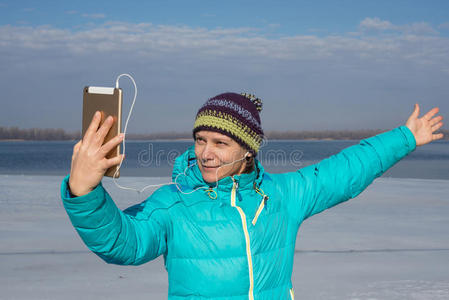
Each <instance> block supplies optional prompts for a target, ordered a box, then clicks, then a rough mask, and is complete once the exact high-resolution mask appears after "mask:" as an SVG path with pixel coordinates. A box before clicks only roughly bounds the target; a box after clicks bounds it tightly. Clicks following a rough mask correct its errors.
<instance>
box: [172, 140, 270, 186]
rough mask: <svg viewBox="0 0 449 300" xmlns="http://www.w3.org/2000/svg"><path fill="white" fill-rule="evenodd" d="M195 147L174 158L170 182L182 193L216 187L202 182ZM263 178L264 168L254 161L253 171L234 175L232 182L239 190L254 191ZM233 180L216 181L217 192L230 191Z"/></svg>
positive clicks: (228, 178)
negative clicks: (236, 184)
mask: <svg viewBox="0 0 449 300" xmlns="http://www.w3.org/2000/svg"><path fill="white" fill-rule="evenodd" d="M194 147H195V146H191V147H190V148H189V149H187V151H186V152H184V153H183V154H181V155H180V156H179V157H177V158H176V160H175V164H174V166H173V174H172V180H173V182H176V183H177V184H179V186H180V188H181V189H182V190H183V191H184V192H190V191H192V190H194V189H197V188H202V187H203V188H204V190H206V189H207V188H209V187H210V188H213V189H215V187H216V186H217V183H216V182H213V183H207V182H205V181H204V179H203V176H202V175H201V171H200V169H199V168H198V165H197V164H196V158H195V148H194ZM263 176H264V168H263V167H262V164H261V163H260V162H259V161H258V160H257V159H255V169H254V171H252V172H251V173H248V174H240V175H234V176H233V177H234V180H235V181H236V182H238V185H239V190H245V189H254V188H255V186H254V185H256V186H257V187H260V185H261V184H262V179H263ZM233 183H234V182H233V179H232V178H231V176H228V177H225V178H223V179H220V180H219V181H218V190H219V191H228V192H230V191H231V190H232V186H233Z"/></svg>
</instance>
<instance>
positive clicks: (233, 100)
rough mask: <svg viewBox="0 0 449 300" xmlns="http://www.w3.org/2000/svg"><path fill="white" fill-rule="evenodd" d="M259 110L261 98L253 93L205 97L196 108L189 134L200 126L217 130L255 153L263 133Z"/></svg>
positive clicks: (201, 128)
mask: <svg viewBox="0 0 449 300" xmlns="http://www.w3.org/2000/svg"><path fill="white" fill-rule="evenodd" d="M261 111H262V101H261V100H260V99H259V98H256V97H255V96H254V95H249V94H236V93H224V94H220V95H218V96H215V97H213V98H210V99H209V100H207V101H206V103H204V105H203V106H202V107H201V108H200V109H199V111H198V113H197V115H196V118H195V124H194V125H193V138H195V133H196V132H198V131H200V130H208V131H214V132H218V133H221V134H224V135H226V136H229V137H230V138H232V139H233V140H235V141H236V142H237V143H239V144H240V145H241V146H243V147H244V148H246V149H248V150H249V151H250V152H251V153H252V154H253V155H256V154H257V151H258V150H259V147H260V144H261V143H262V139H263V135H264V133H263V130H262V126H261V122H260V116H259V113H260V112H261Z"/></svg>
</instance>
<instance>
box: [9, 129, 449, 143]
mask: <svg viewBox="0 0 449 300" xmlns="http://www.w3.org/2000/svg"><path fill="white" fill-rule="evenodd" d="M385 131H386V130H382V129H365V130H322V131H283V132H282V131H269V132H266V134H265V135H266V137H267V138H268V139H271V140H324V139H333V140H361V139H364V138H367V137H370V136H373V135H376V134H379V133H381V132H385ZM439 132H441V133H443V134H444V139H445V140H448V139H449V130H439ZM126 138H127V139H128V140H176V139H192V134H191V133H190V132H162V133H152V134H133V133H128V134H127V135H126ZM79 139H81V132H80V131H77V132H66V131H65V130H63V129H61V128H59V129H50V128H31V129H20V128H18V127H0V140H35V141H57V140H59V141H61V140H79Z"/></svg>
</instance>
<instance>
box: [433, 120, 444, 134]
mask: <svg viewBox="0 0 449 300" xmlns="http://www.w3.org/2000/svg"><path fill="white" fill-rule="evenodd" d="M442 126H443V122H440V123H437V124H435V125H433V126H432V132H435V131H437V130H438V129H440V128H441V127H442Z"/></svg>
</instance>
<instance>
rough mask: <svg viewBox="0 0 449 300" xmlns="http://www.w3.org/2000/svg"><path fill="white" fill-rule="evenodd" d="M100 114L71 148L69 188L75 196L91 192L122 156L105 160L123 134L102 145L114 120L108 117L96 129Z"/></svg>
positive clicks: (96, 114) (120, 140) (97, 114)
mask: <svg viewBox="0 0 449 300" xmlns="http://www.w3.org/2000/svg"><path fill="white" fill-rule="evenodd" d="M100 121H101V113H100V112H98V111H97V112H96V113H95V115H94V117H93V119H92V122H91V123H90V125H89V128H88V129H87V131H86V133H85V135H84V137H83V139H82V140H81V141H79V142H78V143H77V144H76V145H75V146H74V147H73V155H72V164H71V168H70V178H69V187H70V191H71V193H72V194H73V195H75V196H82V195H85V194H87V193H89V192H90V191H92V190H93V189H94V188H95V187H96V186H97V185H98V184H99V183H100V181H101V179H102V178H103V176H104V173H105V172H106V170H107V169H109V168H110V167H112V166H115V165H118V164H120V161H121V160H122V157H124V154H121V155H118V156H116V157H113V158H110V159H107V158H106V154H108V152H109V151H111V150H112V149H113V148H114V147H116V146H117V145H118V144H120V143H121V142H122V140H123V134H119V135H118V136H116V137H114V138H113V139H111V140H110V141H109V142H107V143H106V144H104V145H103V141H104V138H105V136H106V135H107V133H108V132H109V130H110V128H111V126H112V124H113V123H114V120H113V118H112V117H111V116H109V117H108V118H107V119H106V120H105V121H104V123H103V125H102V126H101V127H100V128H98V126H99V124H100Z"/></svg>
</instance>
